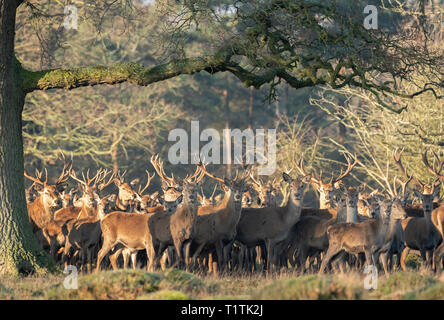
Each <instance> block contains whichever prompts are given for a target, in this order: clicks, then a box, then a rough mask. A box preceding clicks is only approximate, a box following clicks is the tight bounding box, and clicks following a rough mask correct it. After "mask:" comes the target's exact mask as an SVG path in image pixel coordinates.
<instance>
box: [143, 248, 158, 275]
mask: <svg viewBox="0 0 444 320" xmlns="http://www.w3.org/2000/svg"><path fill="white" fill-rule="evenodd" d="M145 250H146V255H147V256H148V263H147V264H146V265H147V269H148V271H149V272H153V271H154V269H155V266H156V263H157V259H158V255H157V254H156V251H155V250H154V245H153V244H149V245H148V246H147V247H146V248H145Z"/></svg>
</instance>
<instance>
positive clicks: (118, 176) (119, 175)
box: [116, 170, 126, 183]
mask: <svg viewBox="0 0 444 320" xmlns="http://www.w3.org/2000/svg"><path fill="white" fill-rule="evenodd" d="M125 174H126V170H125V171H123V174H120V170H119V171H117V174H116V177H117V178H118V179H119V181H120V183H123V181H124V179H125V178H124V176H125Z"/></svg>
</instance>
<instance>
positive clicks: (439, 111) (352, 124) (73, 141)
mask: <svg viewBox="0 0 444 320" xmlns="http://www.w3.org/2000/svg"><path fill="white" fill-rule="evenodd" d="M339 2H341V1H339ZM420 2H421V1H406V3H405V10H410V11H411V12H416V11H418V12H422V11H421V10H425V11H424V12H425V13H426V14H427V15H429V17H430V18H431V19H434V21H436V23H435V24H432V25H433V28H434V29H433V30H431V32H430V34H431V36H432V38H431V40H430V41H431V42H433V44H434V45H435V46H436V48H440V47H441V48H442V47H443V44H444V42H443V39H444V35H443V29H444V27H443V24H442V22H443V12H442V8H443V7H444V1H442V0H438V1H436V0H435V1H426V6H425V8H422V7H421V6H420ZM32 3H33V2H32V1H31V2H28V3H27V5H26V6H21V7H20V12H19V14H18V17H17V37H16V42H17V43H16V54H17V57H18V59H19V60H20V61H21V63H22V64H23V66H24V67H25V68H27V69H30V70H37V69H43V68H55V67H66V68H68V67H75V66H82V65H85V64H88V65H109V64H112V63H115V62H125V61H132V62H137V63H142V64H144V65H147V66H148V65H153V64H158V63H161V62H164V61H165V60H167V59H170V58H171V57H181V56H184V55H185V54H186V55H199V54H200V53H201V52H202V51H203V50H204V48H205V46H206V45H207V44H208V43H211V42H212V41H213V42H218V43H223V42H224V41H226V39H227V38H229V37H233V35H236V32H237V31H236V30H237V28H241V29H242V28H247V27H252V26H246V25H236V26H235V25H233V24H232V22H231V20H230V19H229V16H230V14H232V10H233V5H235V4H236V2H235V1H209V2H208V3H206V7H207V8H209V10H210V9H211V10H216V11H217V12H218V15H217V16H218V17H219V19H220V20H217V21H215V20H214V19H215V18H214V15H212V13H211V10H210V11H205V10H202V7H203V6H202V7H196V11H195V12H193V11H192V10H190V9H189V8H187V10H185V9H184V10H183V14H182V15H180V14H179V15H176V16H173V15H171V12H172V11H173V9H174V10H175V12H178V11H177V6H178V4H177V3H176V2H174V1H157V2H156V5H154V3H155V2H154V1H141V2H139V4H138V5H137V6H134V5H131V4H130V3H129V2H128V1H112V2H107V1H104V2H97V3H89V4H84V3H83V2H80V1H55V2H54V1H46V2H42V3H40V4H39V5H38V6H37V5H33V4H32ZM384 3H385V5H386V7H387V8H388V9H387V11H385V13H384V15H386V17H388V18H387V19H382V17H380V18H379V22H380V23H381V26H383V27H384V26H385V25H386V24H387V21H390V18H393V19H394V18H397V19H399V23H401V22H403V21H404V20H403V19H402V16H403V12H397V11H396V10H394V8H399V7H398V6H395V5H394V4H393V3H391V1H386V2H384ZM67 4H73V5H76V6H77V7H78V8H79V21H78V29H77V30H66V29H64V28H63V23H62V21H63V19H57V16H59V17H60V16H62V17H63V9H64V6H65V5H67ZM208 4H209V5H208ZM96 6H101V7H100V8H98V7H96ZM49 12H50V13H51V15H49V14H48V13H49ZM97 12H100V13H101V14H102V13H103V12H107V14H106V15H105V14H103V17H102V19H97V16H96V15H97ZM110 12H111V14H110ZM193 15H194V16H193ZM390 15H391V17H390ZM30 16H31V17H32V19H28V18H29V17H30ZM54 21H56V22H54ZM406 28H407V26H406ZM193 30H195V31H196V32H193ZM197 31H199V32H197ZM185 44H186V45H185ZM415 81H416V84H417V85H419V87H421V86H423V85H424V84H425V83H424V80H423V79H422V77H421V74H420V73H419V74H417V75H416V76H415ZM399 85H400V86H408V85H409V84H405V83H400V84H399ZM405 89H406V90H407V89H409V88H408V87H406V88H405ZM270 92H272V94H271V95H270ZM443 94H444V92H438V95H443ZM270 97H273V98H275V99H270ZM384 103H387V104H389V105H391V106H393V109H400V108H402V107H405V106H407V108H406V109H405V110H404V111H402V112H401V113H400V114H397V113H393V112H391V111H390V110H387V109H386V108H384V106H385V105H384ZM23 119H24V122H23V135H24V145H25V166H26V167H29V168H28V170H29V171H31V172H32V171H33V169H32V168H30V167H37V168H41V167H43V166H48V168H49V169H51V165H53V164H55V163H56V162H55V161H56V159H57V157H58V156H59V154H60V152H64V153H65V154H66V155H67V156H70V155H72V156H73V157H74V166H75V167H76V168H77V169H78V170H83V169H85V168H97V167H99V166H105V167H107V168H113V169H115V170H118V169H122V170H128V173H127V176H128V177H136V176H139V177H143V175H144V172H145V169H149V170H150V171H152V167H151V165H150V163H149V158H150V157H151V155H152V154H154V153H160V154H161V157H162V158H163V159H166V158H167V152H168V148H169V147H170V146H171V145H172V144H173V142H168V140H167V138H168V132H169V131H170V130H172V129H174V128H184V129H185V130H187V131H189V130H190V121H191V120H199V121H200V129H201V130H203V129H205V128H215V129H217V130H220V132H222V129H224V128H239V129H241V130H243V129H245V128H248V127H251V128H253V129H257V128H264V129H268V128H276V129H277V135H278V137H277V138H278V152H277V163H278V170H277V171H276V172H275V174H274V175H273V176H272V177H270V178H271V179H273V178H280V177H281V173H282V171H283V170H287V169H290V168H292V167H293V164H292V161H293V159H298V158H299V157H300V156H302V155H303V156H304V160H305V163H306V168H307V170H309V171H313V172H317V173H319V171H320V170H322V171H323V172H324V174H325V173H328V174H332V173H333V172H339V170H340V168H341V167H342V166H343V164H344V161H345V160H344V157H343V153H351V154H357V155H358V156H359V160H360V166H359V167H358V168H357V169H358V170H355V171H354V172H353V176H352V178H349V182H350V183H352V184H356V183H359V182H361V181H365V182H366V183H367V184H368V185H369V187H370V188H378V189H379V190H381V191H382V190H386V188H387V184H386V182H385V181H384V179H390V181H391V180H393V178H394V176H395V175H397V176H400V173H399V172H398V171H396V170H397V169H396V167H395V166H394V165H393V161H392V151H393V150H394V149H396V148H404V162H405V163H406V164H407V166H408V168H409V171H411V172H412V173H414V174H416V175H418V176H420V177H428V175H427V172H426V170H425V168H424V166H423V165H422V163H421V161H420V154H421V152H423V151H424V149H425V148H426V147H429V148H431V149H433V150H434V151H436V152H438V154H439V155H441V156H443V151H444V128H443V123H444V107H443V103H442V100H436V99H435V98H434V96H433V95H432V94H431V93H430V94H429V93H427V94H424V95H421V96H418V97H416V98H414V99H413V100H411V99H403V98H401V97H399V98H398V99H397V100H393V98H391V97H384V96H382V101H377V100H376V99H375V98H374V96H373V95H371V94H370V93H369V92H368V91H363V90H362V89H358V88H356V89H351V88H348V87H347V88H345V87H344V88H342V89H332V88H331V87H329V86H326V85H323V86H316V87H313V88H304V89H299V90H294V89H292V88H291V87H289V86H288V85H287V84H283V83H271V84H269V85H266V86H264V87H262V88H261V89H259V90H252V89H250V88H245V87H243V86H242V84H241V82H240V81H238V79H235V77H234V76H233V75H231V74H228V73H224V74H215V75H210V74H207V73H198V74H195V75H193V76H179V77H176V78H173V79H171V80H167V81H163V82H159V83H155V84H153V85H150V86H148V87H137V86H134V85H131V84H128V83H125V84H120V85H114V86H108V85H102V86H98V87H85V88H80V89H76V94H73V93H72V92H69V91H65V92H63V91H61V90H58V91H51V90H49V91H38V92H33V93H31V94H29V95H28V96H27V99H26V104H25V109H24V113H23ZM221 137H222V135H221ZM180 167H182V166H180ZM190 167H191V166H190ZM219 167H220V168H218V167H216V166H212V168H211V169H213V170H220V171H219V173H220V174H221V175H223V174H224V171H223V170H225V169H224V168H222V166H219ZM166 169H167V171H170V170H172V171H175V172H174V173H175V175H179V176H183V175H184V174H183V172H180V171H179V170H183V169H179V168H176V167H174V166H169V163H168V162H167V161H166ZM55 170H57V168H56V169H55ZM190 170H191V168H190ZM176 171H177V172H176ZM293 174H296V172H294V171H293ZM369 177H371V178H369ZM142 180H143V179H142ZM154 185H155V183H154ZM211 188H212V186H208V190H207V193H208V192H210V190H209V189H211ZM315 203H316V195H315V193H313V192H312V193H311V194H310V196H309V197H308V198H307V204H311V205H315Z"/></svg>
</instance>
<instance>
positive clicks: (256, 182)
mask: <svg viewBox="0 0 444 320" xmlns="http://www.w3.org/2000/svg"><path fill="white" fill-rule="evenodd" d="M250 178H251V180H252V181H253V183H254V184H255V185H257V186H258V188H262V187H263V186H264V183H263V181H262V180H261V179H260V178H258V179H257V180H256V179H255V178H254V175H253V173H252V172H250Z"/></svg>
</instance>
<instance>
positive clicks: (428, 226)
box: [424, 210, 433, 234]
mask: <svg viewBox="0 0 444 320" xmlns="http://www.w3.org/2000/svg"><path fill="white" fill-rule="evenodd" d="M424 219H425V222H426V223H425V225H426V230H425V234H430V231H431V230H430V229H431V228H432V224H433V222H432V210H424Z"/></svg>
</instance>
